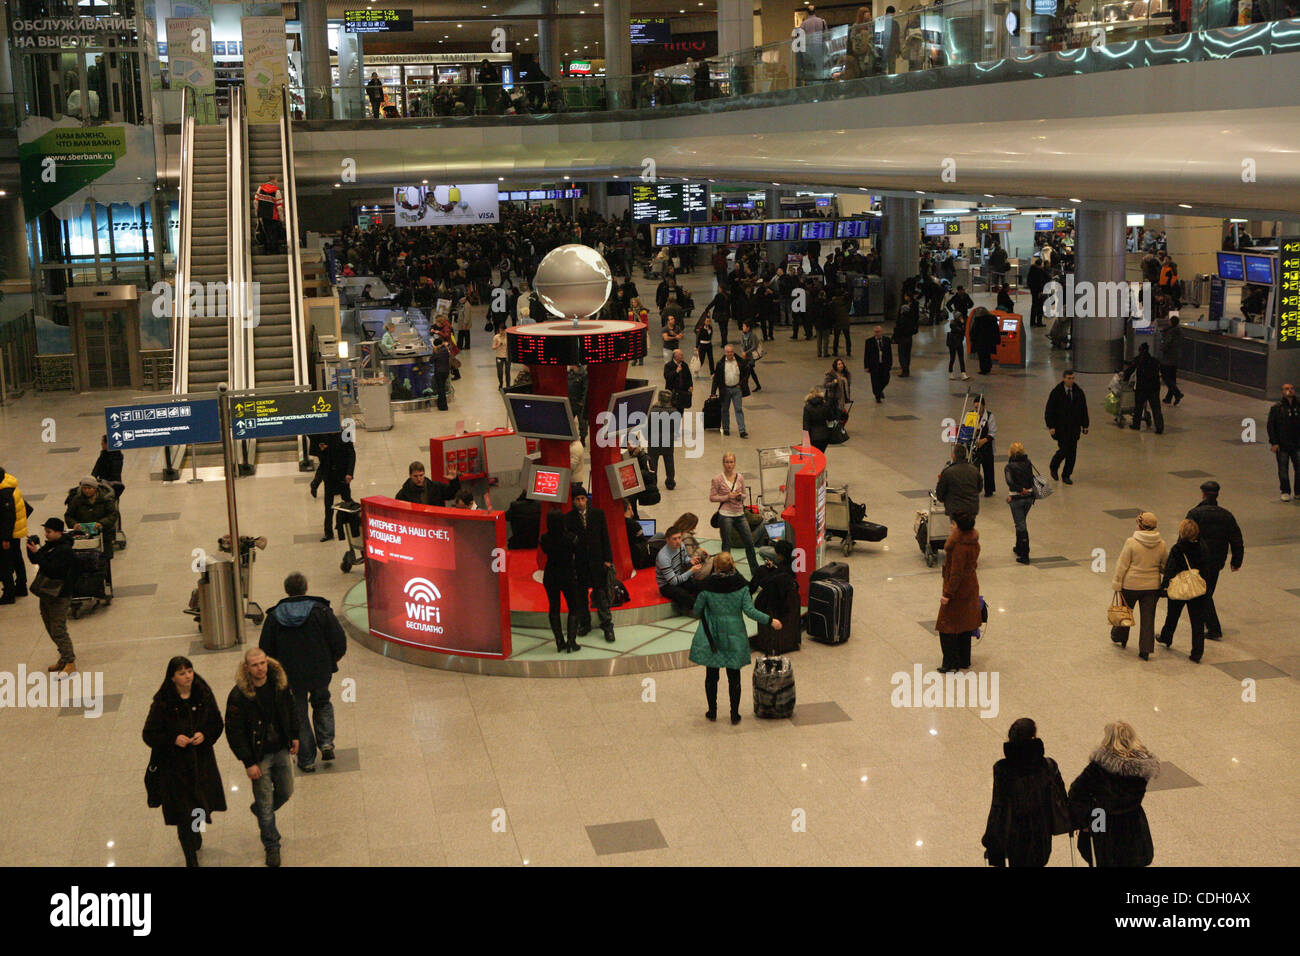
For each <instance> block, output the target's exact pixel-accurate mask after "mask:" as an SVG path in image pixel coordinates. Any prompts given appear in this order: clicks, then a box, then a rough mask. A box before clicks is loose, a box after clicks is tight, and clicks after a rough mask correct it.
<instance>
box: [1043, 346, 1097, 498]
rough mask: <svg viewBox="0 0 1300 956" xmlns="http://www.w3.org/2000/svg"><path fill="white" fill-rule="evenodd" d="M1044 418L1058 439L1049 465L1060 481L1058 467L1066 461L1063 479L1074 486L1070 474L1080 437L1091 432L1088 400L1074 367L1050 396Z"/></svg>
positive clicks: (1048, 428) (1049, 430)
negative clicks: (1075, 379)
mask: <svg viewBox="0 0 1300 956" xmlns="http://www.w3.org/2000/svg"><path fill="white" fill-rule="evenodd" d="M1043 419H1044V421H1046V423H1047V431H1048V434H1050V435H1051V436H1052V437H1053V438H1055V439H1056V454H1054V455H1053V456H1052V461H1051V464H1050V465H1049V468H1050V470H1051V472H1052V480H1053V481H1056V480H1057V474H1056V469H1057V468H1061V467H1062V463H1064V467H1063V468H1062V470H1061V477H1060V480H1061V481H1064V482H1065V483H1066V484H1067V485H1072V484H1074V482H1073V481H1071V480H1070V475H1072V474H1073V473H1074V459H1075V456H1076V455H1077V454H1078V451H1079V436H1080V435H1086V434H1088V401H1087V399H1085V398H1084V397H1083V389H1081V388H1080V387H1079V386H1078V385H1076V384H1074V369H1072V368H1067V369H1066V370H1065V373H1064V374H1063V375H1062V376H1061V381H1060V382H1058V383H1057V384H1056V387H1055V388H1054V389H1052V392H1051V394H1050V395H1048V396H1047V406H1046V407H1045V408H1044V409H1043Z"/></svg>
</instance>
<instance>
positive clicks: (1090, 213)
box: [1062, 209, 1128, 374]
mask: <svg viewBox="0 0 1300 956" xmlns="http://www.w3.org/2000/svg"><path fill="white" fill-rule="evenodd" d="M1124 222H1125V217H1124V214H1123V213H1121V212H1102V211H1099V210H1093V209H1080V210H1078V211H1077V212H1076V213H1075V219H1074V277H1073V278H1074V281H1073V283H1071V282H1069V281H1067V282H1066V286H1065V301H1064V302H1063V303H1062V305H1063V307H1064V308H1065V310H1066V314H1067V315H1072V316H1073V320H1072V323H1071V331H1070V340H1071V342H1072V343H1073V348H1074V367H1075V368H1077V369H1078V370H1079V371H1080V372H1094V373H1103V374H1109V373H1111V372H1114V371H1115V369H1117V368H1119V367H1120V366H1121V365H1123V364H1124V325H1125V315H1124V314H1123V312H1124V311H1125V309H1127V306H1128V303H1127V301H1126V300H1124V297H1120V296H1113V295H1108V294H1101V293H1102V291H1103V290H1105V289H1108V288H1111V286H1110V285H1102V284H1101V283H1108V284H1109V283H1115V282H1123V281H1124V228H1125V227H1124ZM1089 289H1091V292H1090V293H1089V292H1088V290H1089ZM1085 302H1088V303H1090V307H1089V308H1087V309H1083V308H1081V307H1079V308H1076V306H1082V304H1083V303H1085ZM1112 311H1119V312H1120V313H1121V314H1119V315H1112V314H1110V313H1111V312H1112ZM1079 312H1087V313H1088V314H1087V315H1079V314H1078V313H1079Z"/></svg>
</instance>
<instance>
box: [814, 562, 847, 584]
mask: <svg viewBox="0 0 1300 956" xmlns="http://www.w3.org/2000/svg"><path fill="white" fill-rule="evenodd" d="M809 580H811V581H826V580H831V581H843V582H844V583H845V584H847V583H848V581H849V566H848V565H847V564H845V563H844V562H843V561H828V562H827V563H826V564H823V565H822V566H821V567H820V568H818V569H817V570H816V571H814V572H813V573H812V576H811V577H810V578H809Z"/></svg>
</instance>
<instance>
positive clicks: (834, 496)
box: [826, 484, 853, 557]
mask: <svg viewBox="0 0 1300 956" xmlns="http://www.w3.org/2000/svg"><path fill="white" fill-rule="evenodd" d="M833 535H839V536H840V539H841V540H840V551H842V552H843V553H844V556H845V557H848V556H849V555H850V554H852V553H853V521H852V519H851V518H850V516H849V486H848V485H841V486H840V487H839V488H832V487H831V486H830V485H829V484H828V485H827V486H826V539H827V540H828V541H829V540H830V538H831V537H832V536H833Z"/></svg>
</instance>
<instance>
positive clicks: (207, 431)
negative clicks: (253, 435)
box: [104, 398, 221, 451]
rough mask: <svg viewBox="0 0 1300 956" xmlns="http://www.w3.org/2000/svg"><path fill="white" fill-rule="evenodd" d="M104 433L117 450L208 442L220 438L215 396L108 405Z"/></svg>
mask: <svg viewBox="0 0 1300 956" xmlns="http://www.w3.org/2000/svg"><path fill="white" fill-rule="evenodd" d="M104 434H106V435H107V436H108V447H109V448H110V449H112V450H114V451H121V450H128V451H129V450H130V449H133V448H157V447H158V446H160V445H206V444H212V443H215V442H219V441H221V423H220V419H219V418H218V415H217V400H216V399H215V398H199V399H183V400H180V401H166V402H151V403H148V404H144V405H109V406H107V407H105V409H104Z"/></svg>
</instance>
